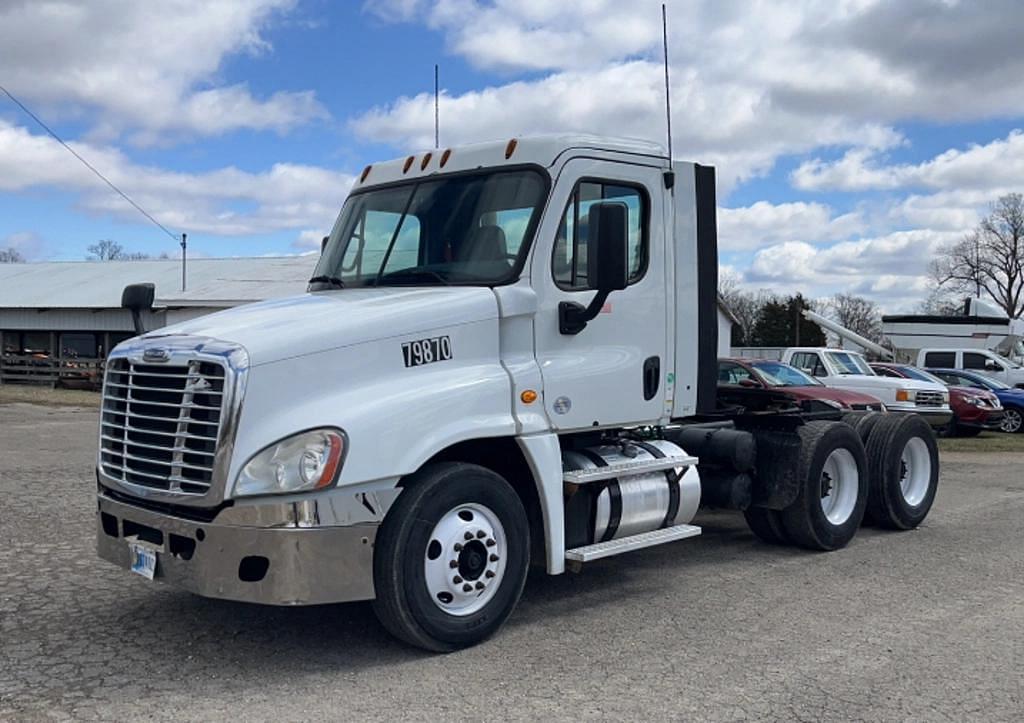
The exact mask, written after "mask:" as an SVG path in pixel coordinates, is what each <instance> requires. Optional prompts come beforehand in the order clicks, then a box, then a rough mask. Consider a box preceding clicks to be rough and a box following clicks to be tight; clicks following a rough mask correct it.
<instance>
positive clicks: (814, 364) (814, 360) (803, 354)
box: [789, 351, 828, 377]
mask: <svg viewBox="0 0 1024 723" xmlns="http://www.w3.org/2000/svg"><path fill="white" fill-rule="evenodd" d="M789 363H790V364H792V365H793V366H795V367H796V368H797V369H800V370H801V371H805V372H807V373H808V374H810V375H811V376H815V377H827V376H828V371H827V370H826V369H825V365H824V364H823V363H822V361H821V358H820V357H819V356H818V355H817V354H815V353H814V352H810V351H798V352H797V353H795V354H794V355H793V358H792V359H791V360H790V362H789Z"/></svg>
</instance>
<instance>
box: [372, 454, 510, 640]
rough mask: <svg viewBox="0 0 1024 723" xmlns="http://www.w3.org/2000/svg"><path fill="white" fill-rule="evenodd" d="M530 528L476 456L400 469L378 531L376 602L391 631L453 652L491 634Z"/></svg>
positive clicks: (503, 613)
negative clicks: (402, 473)
mask: <svg viewBox="0 0 1024 723" xmlns="http://www.w3.org/2000/svg"><path fill="white" fill-rule="evenodd" d="M529 564H530V529H529V524H528V522H527V518H526V511H525V510H524V508H523V504H522V502H521V501H520V499H519V496H518V495H517V494H516V492H515V490H513V489H512V487H511V486H510V485H509V484H508V482H506V481H505V480H504V479H503V478H502V477H500V476H499V475H497V474H495V473H494V472H492V471H490V470H488V469H486V468H484V467H480V466H477V465H472V464H464V463H461V462H446V463H441V464H437V465H431V466H429V467H426V468H424V469H423V470H420V471H419V472H417V473H415V474H413V475H412V476H411V477H409V478H407V481H406V483H405V489H404V491H403V492H402V494H401V495H400V496H399V498H398V500H397V501H396V502H395V504H394V506H392V508H391V509H390V510H389V511H388V515H387V517H386V518H385V519H384V522H383V524H382V525H381V528H380V532H379V533H378V535H377V542H376V549H375V550H374V557H373V578H374V585H375V588H376V595H377V597H376V600H374V603H373V609H374V612H375V613H376V615H377V618H378V619H379V620H380V622H381V624H382V625H383V626H384V627H385V628H387V630H388V631H389V632H390V633H391V634H392V635H394V636H395V637H397V638H400V639H401V640H404V641H405V642H407V643H409V644H411V645H415V646H417V647H420V648H425V649H426V650H431V651H435V652H451V651H453V650H458V649H460V648H466V647H469V646H471V645H475V644H477V643H479V642H481V641H483V640H486V639H487V638H488V637H490V636H491V635H493V634H494V633H495V632H496V631H497V630H498V628H500V627H501V626H502V624H503V623H504V622H505V621H506V620H507V619H508V617H509V615H511V614H512V611H513V610H514V609H515V606H516V603H518V602H519V597H520V595H521V594H522V591H523V585H524V584H525V582H526V573H527V569H528V568H529Z"/></svg>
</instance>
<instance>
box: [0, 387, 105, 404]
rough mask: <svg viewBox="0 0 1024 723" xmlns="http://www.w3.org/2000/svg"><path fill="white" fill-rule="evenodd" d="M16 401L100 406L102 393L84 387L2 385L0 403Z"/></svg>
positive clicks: (13, 402) (14, 402)
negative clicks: (56, 387) (51, 387)
mask: <svg viewBox="0 0 1024 723" xmlns="http://www.w3.org/2000/svg"><path fill="white" fill-rule="evenodd" d="M16 403H21V404H39V405H42V406H44V407H99V406H100V393H99V392H90V391H86V390H84V389H50V388H49V387H44V386H35V385H32V384H4V385H3V386H0V404H16Z"/></svg>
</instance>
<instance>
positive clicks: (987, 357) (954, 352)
mask: <svg viewBox="0 0 1024 723" xmlns="http://www.w3.org/2000/svg"><path fill="white" fill-rule="evenodd" d="M917 366H919V367H921V368H922V369H924V368H929V369H966V370H968V371H973V372H978V373H979V374H984V375H985V376H987V377H992V378H993V379H997V380H999V381H1001V382H1002V383H1003V384H1006V385H1008V386H1011V387H1018V388H1024V367H1022V366H1021V365H1020V364H1017V363H1016V362H1014V361H1011V360H1009V359H1007V358H1006V357H1004V356H1002V355H1001V354H997V353H996V352H994V351H992V350H990V349H949V348H946V349H922V350H921V351H919V352H918V354H917Z"/></svg>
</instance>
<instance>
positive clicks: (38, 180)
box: [0, 121, 353, 236]
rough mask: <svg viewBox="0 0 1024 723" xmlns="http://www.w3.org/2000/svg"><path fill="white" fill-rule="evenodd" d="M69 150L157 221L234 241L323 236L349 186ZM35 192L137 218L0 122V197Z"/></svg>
mask: <svg viewBox="0 0 1024 723" xmlns="http://www.w3.org/2000/svg"><path fill="white" fill-rule="evenodd" d="M72 147H74V148H75V150H76V151H78V152H79V153H80V154H81V155H83V156H85V157H86V158H87V159H88V160H89V161H90V163H92V165H94V166H95V167H96V168H97V169H98V170H100V172H101V173H103V174H104V175H105V176H107V177H108V178H109V179H110V180H111V181H112V182H113V183H114V184H115V185H117V186H119V187H120V188H122V189H125V190H126V191H127V192H128V194H129V195H130V196H131V197H132V198H133V199H134V200H135V201H136V202H137V203H139V204H140V205H141V206H142V207H143V208H145V209H146V210H147V211H149V212H150V213H151V214H153V216H155V217H156V219H157V220H158V221H160V223H162V224H164V225H165V226H168V227H170V228H171V229H176V230H183V231H186V232H188V233H208V234H217V235H223V236H237V235H245V234H258V233H268V232H272V231H278V230H282V229H308V228H309V226H310V225H311V224H314V223H318V222H319V223H321V224H323V226H322V228H324V229H325V230H326V229H328V228H329V227H330V224H331V222H332V220H333V219H334V217H335V216H336V215H337V213H338V210H339V209H340V208H341V204H342V202H343V201H344V199H345V196H346V195H347V194H348V190H349V188H350V187H351V185H352V181H353V177H352V176H350V175H348V174H345V173H339V172H337V171H332V170H329V169H326V168H320V167H316V166H306V165H298V164H290V163H276V164H274V165H273V166H271V167H270V168H269V169H267V170H265V171H261V172H259V173H251V172H247V171H241V170H239V169H237V168H234V167H226V168H220V169H217V170H213V171H207V172H203V173H179V172H174V171H167V170H163V169H160V168H154V167H150V166H141V165H138V164H135V163H133V162H132V161H130V160H129V159H128V158H127V157H126V156H125V155H124V154H123V153H121V152H120V151H118V150H116V149H113V148H108V147H98V146H92V145H89V144H84V143H73V144H72ZM41 186H45V187H50V188H59V189H64V190H69V191H73V192H76V193H78V194H80V197H79V198H80V201H79V202H80V204H81V206H82V207H83V208H84V209H86V210H87V211H91V212H94V213H104V214H111V215H114V216H117V217H120V218H122V219H125V220H128V221H136V222H137V221H139V220H140V218H141V217H140V216H139V215H138V212H137V211H136V210H135V209H133V208H132V207H131V206H129V205H128V204H127V203H126V202H125V201H124V199H122V198H121V197H120V196H118V195H116V194H115V193H114V192H113V191H111V190H110V189H109V188H108V187H107V186H106V185H104V184H103V183H102V181H100V180H99V179H98V178H96V177H95V176H94V175H93V174H92V173H91V172H90V171H89V170H88V169H87V168H85V167H84V166H82V165H81V164H80V163H79V162H78V161H76V160H75V159H74V158H73V157H72V156H71V155H70V154H68V152H67V151H66V150H65V149H63V148H61V147H60V146H59V145H58V144H57V143H56V141H54V140H52V139H51V138H49V137H48V136H41V135H34V134H32V133H29V132H28V131H27V130H26V129H25V128H22V127H19V126H13V125H10V124H8V123H5V122H4V121H0V191H24V190H27V189H30V188H36V187H41ZM314 233H315V232H314ZM321 235H322V232H321Z"/></svg>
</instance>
